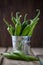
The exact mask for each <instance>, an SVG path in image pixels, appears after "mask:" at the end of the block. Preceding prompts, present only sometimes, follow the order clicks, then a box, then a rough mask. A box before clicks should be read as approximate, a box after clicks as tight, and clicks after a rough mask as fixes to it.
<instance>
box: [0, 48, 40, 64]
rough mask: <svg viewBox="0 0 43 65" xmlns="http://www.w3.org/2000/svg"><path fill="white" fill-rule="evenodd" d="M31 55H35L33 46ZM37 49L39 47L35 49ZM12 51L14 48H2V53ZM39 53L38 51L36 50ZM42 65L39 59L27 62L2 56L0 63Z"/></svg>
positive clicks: (0, 51) (0, 50)
mask: <svg viewBox="0 0 43 65" xmlns="http://www.w3.org/2000/svg"><path fill="white" fill-rule="evenodd" d="M31 50H32V51H31V53H30V54H31V55H34V52H33V48H32V49H31ZM35 50H37V49H35ZM9 51H12V48H8V49H7V48H0V53H3V52H9ZM35 53H37V52H35ZM24 64H25V65H41V64H40V62H39V61H33V62H26V61H18V60H9V59H6V58H3V57H0V65H24Z"/></svg>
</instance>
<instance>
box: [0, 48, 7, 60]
mask: <svg viewBox="0 0 43 65" xmlns="http://www.w3.org/2000/svg"><path fill="white" fill-rule="evenodd" d="M5 50H6V48H3V47H0V54H1V53H3V52H5ZM1 59H2V56H0V61H1Z"/></svg>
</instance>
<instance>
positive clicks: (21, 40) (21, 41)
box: [12, 36, 31, 54]
mask: <svg viewBox="0 0 43 65" xmlns="http://www.w3.org/2000/svg"><path fill="white" fill-rule="evenodd" d="M30 38H31V37H29V36H12V47H13V50H20V51H23V52H24V53H25V54H29V53H30Z"/></svg>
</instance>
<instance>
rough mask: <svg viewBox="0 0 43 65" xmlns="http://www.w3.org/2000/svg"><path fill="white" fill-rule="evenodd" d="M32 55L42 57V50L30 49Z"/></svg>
mask: <svg viewBox="0 0 43 65" xmlns="http://www.w3.org/2000/svg"><path fill="white" fill-rule="evenodd" d="M31 51H32V53H33V55H35V56H36V55H43V48H31Z"/></svg>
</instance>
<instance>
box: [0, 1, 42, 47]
mask: <svg viewBox="0 0 43 65" xmlns="http://www.w3.org/2000/svg"><path fill="white" fill-rule="evenodd" d="M37 8H38V9H40V11H41V14H40V20H39V22H38V24H37V26H36V27H35V29H34V32H33V35H32V38H31V47H43V0H0V46H5V47H8V46H11V45H12V42H11V37H10V35H9V33H8V31H7V30H6V28H7V26H6V24H5V23H4V22H3V17H5V18H6V19H7V21H8V23H12V22H11V12H12V11H13V12H14V16H15V14H16V12H17V11H19V12H21V14H22V15H23V16H24V14H25V13H28V17H27V18H28V19H30V18H34V17H35V14H36V9H37Z"/></svg>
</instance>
